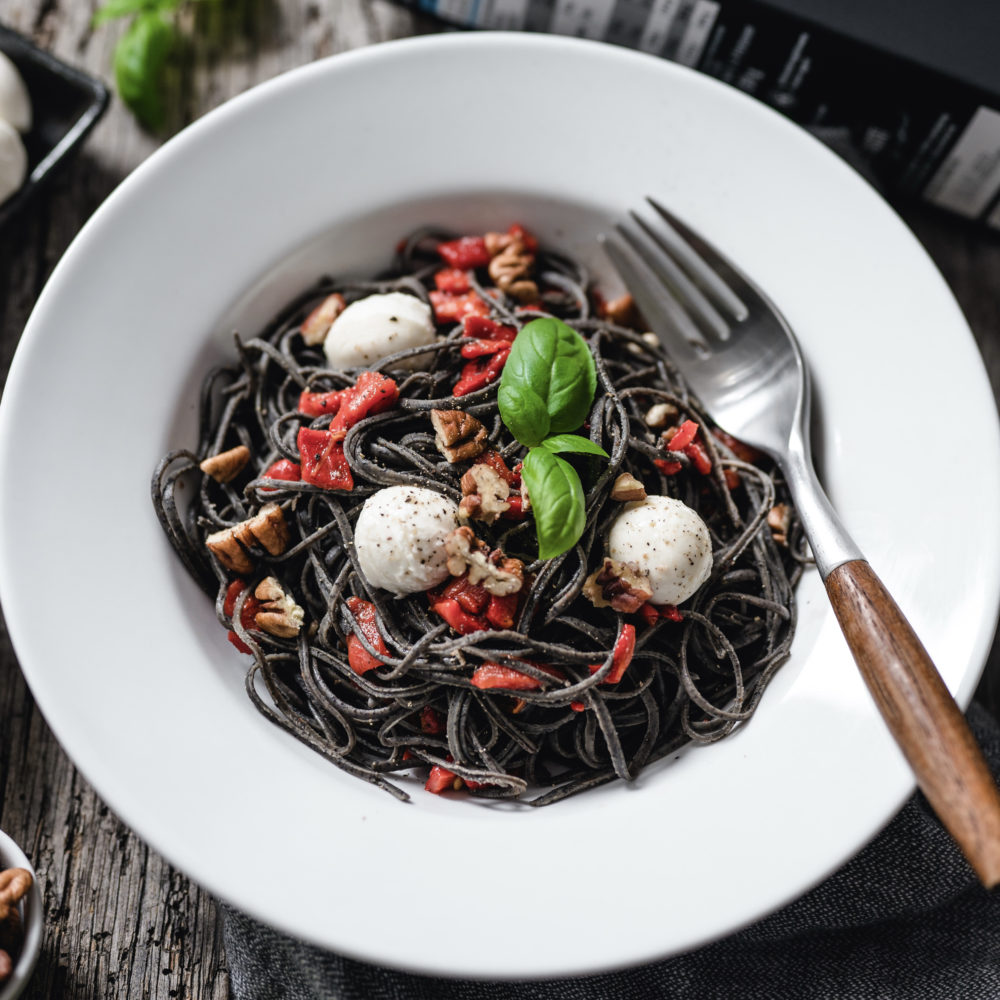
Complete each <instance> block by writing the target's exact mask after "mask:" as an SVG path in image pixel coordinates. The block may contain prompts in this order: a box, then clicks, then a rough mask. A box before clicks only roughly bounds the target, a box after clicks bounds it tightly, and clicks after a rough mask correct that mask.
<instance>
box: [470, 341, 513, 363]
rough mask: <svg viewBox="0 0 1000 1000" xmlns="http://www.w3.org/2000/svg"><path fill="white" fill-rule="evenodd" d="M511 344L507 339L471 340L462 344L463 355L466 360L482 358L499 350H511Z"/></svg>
mask: <svg viewBox="0 0 1000 1000" xmlns="http://www.w3.org/2000/svg"><path fill="white" fill-rule="evenodd" d="M509 350H510V345H509V344H508V343H507V341H505V340H469V341H466V342H465V343H464V344H462V350H461V355H462V357H463V358H465V359H466V360H471V359H472V358H482V357H485V356H486V355H487V354H496V353H497V351H509Z"/></svg>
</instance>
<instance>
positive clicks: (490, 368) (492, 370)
mask: <svg viewBox="0 0 1000 1000" xmlns="http://www.w3.org/2000/svg"><path fill="white" fill-rule="evenodd" d="M508 357H510V348H509V347H505V348H504V349H503V350H501V351H497V352H496V354H494V355H492V357H490V358H488V359H487V358H479V359H478V360H477V361H470V362H469V363H468V364H467V365H466V366H465V367H464V368H463V369H462V377H461V378H460V379H459V380H458V381H457V382H456V383H455V387H454V389H452V390H451V391H452V394H453V395H455V396H466V395H468V394H469V393H470V392H475V391H476V390H477V389H482V388H483V387H484V386H487V385H489V384H490V383H491V382H493V381H495V380H496V379H498V378H499V377H500V374H501V372H502V371H503V366H504V365H505V364H506V363H507V358H508Z"/></svg>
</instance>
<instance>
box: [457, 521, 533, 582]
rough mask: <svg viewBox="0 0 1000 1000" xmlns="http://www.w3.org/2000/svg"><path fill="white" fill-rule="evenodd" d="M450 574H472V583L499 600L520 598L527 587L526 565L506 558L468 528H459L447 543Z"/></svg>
mask: <svg viewBox="0 0 1000 1000" xmlns="http://www.w3.org/2000/svg"><path fill="white" fill-rule="evenodd" d="M444 550H445V552H447V553H448V563H447V567H448V572H449V573H451V575H452V576H462V575H463V574H464V573H466V572H467V573H468V574H469V583H473V584H476V583H478V584H481V585H482V588H483V589H484V590H485V591H487V593H490V594H493V595H494V596H495V597H505V596H506V595H507V594H516V593H517V592H518V591H519V590H520V589H521V587H522V586H523V585H524V563H523V562H521V560H520V559H513V558H511V557H510V556H505V555H504V554H503V552H501V551H500V549H494V550H493V551H492V552H491V551H490V547H489V546H488V545H487V544H486V543H485V542H484V541H482V539H480V538H476V536H475V534H473V531H472V529H471V528H469V527H468V526H463V527H461V528H456V529H455V530H454V531H453V532H451V534H450V535H448V537H447V538H446V539H445V542H444Z"/></svg>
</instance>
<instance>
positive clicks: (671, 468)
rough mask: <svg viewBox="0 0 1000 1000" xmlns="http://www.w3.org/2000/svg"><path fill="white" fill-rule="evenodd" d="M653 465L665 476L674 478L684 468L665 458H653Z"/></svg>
mask: <svg viewBox="0 0 1000 1000" xmlns="http://www.w3.org/2000/svg"><path fill="white" fill-rule="evenodd" d="M653 465H655V466H656V467H657V468H658V469H659V470H660V472H662V473H663V474H664V475H665V476H675V475H676V474H677V473H678V472H680V471H681V469H683V468H684V466H683V465H681V463H680V462H674V461H673V460H671V459H667V458H654V459H653Z"/></svg>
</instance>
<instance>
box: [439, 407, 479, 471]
mask: <svg viewBox="0 0 1000 1000" xmlns="http://www.w3.org/2000/svg"><path fill="white" fill-rule="evenodd" d="M431 423H432V424H433V425H434V434H435V438H434V444H435V445H437V449H438V451H440V452H441V454H442V455H444V457H445V458H447V459H448V461H449V462H464V461H467V460H468V459H470V458H478V457H479V456H480V455H481V454H482V453H483V451H485V449H486V436H487V435H486V428H485V427H484V426H483V425H482V423H480V421H478V420H477V419H476V418H475V417H474V416H472V415H471V414H469V413H466V412H465V411H464V410H431Z"/></svg>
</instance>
